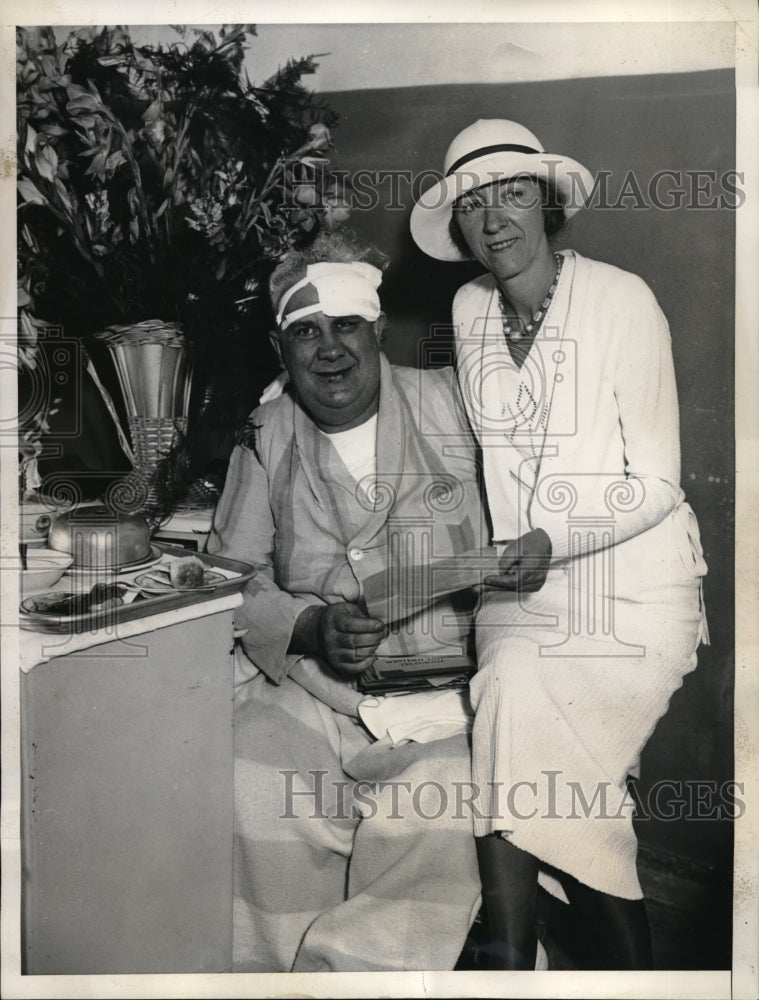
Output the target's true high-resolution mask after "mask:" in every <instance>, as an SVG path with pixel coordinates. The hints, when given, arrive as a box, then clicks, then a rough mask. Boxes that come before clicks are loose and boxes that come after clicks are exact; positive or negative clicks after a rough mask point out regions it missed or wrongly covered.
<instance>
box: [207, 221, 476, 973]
mask: <svg viewBox="0 0 759 1000" xmlns="http://www.w3.org/2000/svg"><path fill="white" fill-rule="evenodd" d="M380 261H381V255H379V254H378V253H377V251H375V250H374V249H373V248H370V247H367V246H366V245H364V244H361V243H359V242H358V241H357V240H356V238H355V237H353V236H350V235H344V234H343V235H340V234H338V233H335V232H332V233H328V234H323V235H322V236H320V237H319V238H318V239H317V240H316V241H315V242H314V244H313V245H312V246H311V247H310V248H308V250H306V251H303V252H298V253H293V254H291V255H290V256H289V257H288V258H286V259H285V260H284V261H283V262H282V263H281V264H280V265H279V266H278V268H277V269H276V270H275V272H274V273H273V275H272V277H271V281H270V294H271V299H272V306H273V309H274V313H275V315H276V322H277V329H276V331H275V332H274V333H273V334H272V343H273V345H274V349H275V351H276V352H277V354H278V356H279V358H280V360H281V362H282V364H283V368H284V372H283V376H282V378H281V379H280V380H278V386H277V387H275V388H273V389H270V390H269V391H267V393H265V394H264V399H265V401H263V402H262V403H261V405H260V406H259V407H258V409H257V410H256V411H255V412H254V413H253V414H252V417H251V420H250V422H249V426H248V429H247V433H246V434H245V436H244V437H243V438H242V440H241V442H240V444H239V445H238V446H237V447H236V448H235V450H234V452H233V455H232V458H231V461H230V466H229V472H228V476H227V482H226V486H225V489H224V493H223V496H222V498H221V500H220V503H219V506H218V509H217V512H216V517H215V523H214V528H213V531H212V533H211V537H210V539H209V544H208V549H209V551H210V552H216V553H221V554H224V555H228V556H230V557H234V558H237V559H242V560H245V561H247V562H249V563H251V564H253V565H254V566H255V567H256V569H257V574H256V576H255V577H254V578H253V579H252V580H251V581H250V583H249V585H248V586H247V588H246V591H245V593H244V603H243V605H242V606H241V608H240V609H238V613H237V616H236V626H237V628H238V633H241V635H240V638H239V639H238V646H239V655H238V657H237V660H238V675H237V681H238V683H237V693H236V710H235V801H236V817H235V885H234V965H233V969H234V971H251V972H288V971H304V972H307V971H343V972H344V971H373V970H413V969H452V968H453V967H454V965H455V963H456V961H457V959H458V957H459V955H460V953H461V950H462V948H463V946H464V944H465V942H466V938H467V934H468V931H469V929H470V926H471V923H472V920H473V918H474V916H475V914H476V912H477V909H478V906H479V892H480V886H479V880H478V876H477V862H476V857H475V850H474V840H473V836H472V822H471V813H470V811H469V810H468V809H467V808H466V807H464V806H463V805H462V797H463V799H467V798H471V784H470V753H469V741H468V734H469V731H470V728H471V709H470V706H469V703H468V696H467V694H466V691H465V690H453V689H445V688H441V689H439V690H435V689H433V688H430V689H429V690H426V691H423V692H414V693H411V694H400V695H393V696H367V695H366V694H363V693H362V692H361V691H360V690H359V687H358V684H357V678H358V677H359V675H360V674H362V673H363V672H364V671H365V670H366V669H367V667H369V666H370V665H371V664H372V662H373V661H374V658H375V656H378V655H382V656H401V655H402V656H414V655H417V654H425V655H426V654H430V655H437V654H440V655H447V654H451V652H454V653H455V652H462V651H465V650H466V648H467V644H468V643H469V640H470V636H471V612H472V608H473V597H474V595H473V593H472V592H471V591H470V592H469V593H468V594H467V593H466V592H459V593H458V594H455V595H449V596H443V597H437V598H435V597H433V596H431V597H430V599H429V602H428V603H427V604H425V605H424V606H422V607H418V606H415V607H414V612H413V613H412V614H411V615H410V617H407V618H405V619H404V620H403V621H401V622H399V623H397V624H394V623H393V622H389V621H383V620H380V619H379V618H377V617H373V616H372V615H371V614H370V613H369V611H368V609H367V604H366V588H365V585H368V581H370V580H372V581H376V580H378V579H383V580H384V579H386V580H387V586H388V588H390V590H392V588H393V587H395V586H396V585H397V586H401V587H402V586H403V582H402V581H400V582H399V581H397V579H396V577H397V568H398V566H399V565H400V566H404V565H406V563H408V564H409V565H412V564H414V565H416V566H419V565H422V566H424V564H425V560H427V559H429V558H430V557H432V556H433V555H434V556H442V557H446V556H447V557H450V556H454V555H457V554H458V553H460V552H466V551H469V550H474V549H476V548H477V547H478V546H480V545H482V544H484V543H485V540H486V538H487V531H486V527H485V521H484V515H483V508H482V505H481V501H480V493H479V487H478V479H477V474H476V466H475V457H474V446H473V442H472V438H471V433H470V431H469V428H468V425H467V423H466V418H465V417H464V415H463V411H462V409H461V408H460V406H459V403H458V399H457V396H456V389H455V376H454V374H453V371H452V370H451V369H450V368H448V369H439V370H428V371H421V370H418V369H416V368H403V367H399V366H395V365H391V364H390V363H389V362H388V360H387V359H386V357H385V356H384V355H383V354H382V353H381V351H380V348H379V342H380V340H381V336H382V330H383V327H384V325H385V316H384V314H383V312H382V311H381V307H380V300H379V295H378V291H377V289H378V288H379V285H380V282H381V280H382V270H381V266H377V264H378V263H380ZM441 497H443V498H444V499H443V500H441ZM436 498H437V502H436ZM399 552H400V557H399ZM391 596H392V595H391ZM417 604H418V602H417Z"/></svg>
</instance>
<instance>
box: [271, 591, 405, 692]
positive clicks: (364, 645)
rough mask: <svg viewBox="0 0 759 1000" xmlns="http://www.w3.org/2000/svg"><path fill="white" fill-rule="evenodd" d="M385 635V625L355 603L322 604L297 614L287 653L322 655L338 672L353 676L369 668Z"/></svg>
mask: <svg viewBox="0 0 759 1000" xmlns="http://www.w3.org/2000/svg"><path fill="white" fill-rule="evenodd" d="M386 635H387V627H386V626H385V624H384V622H381V621H379V620H378V619H377V618H369V617H368V616H367V615H366V613H365V612H364V611H362V610H361V608H360V607H359V606H358V605H357V604H347V603H345V604H325V605H322V606H319V607H310V608H306V610H305V611H304V612H303V613H302V614H301V615H300V617H299V618H298V620H297V622H296V623H295V628H294V630H293V637H292V639H291V641H290V652H292V653H310V654H311V655H313V656H323V657H324V659H325V660H326V661H327V662H328V663H329V664H330V666H332V667H333V668H334V669H335V670H337V671H338V672H339V673H342V674H347V675H348V676H349V677H352V676H354V675H356V674H360V673H363V671H364V670H366V668H367V667H370V666H371V665H372V663H373V662H374V654H375V652H376V651H377V647H378V646H379V644H380V643H381V642H382V640H383V639H384V638H385V636H386Z"/></svg>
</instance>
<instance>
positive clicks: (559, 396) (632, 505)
mask: <svg viewBox="0 0 759 1000" xmlns="http://www.w3.org/2000/svg"><path fill="white" fill-rule="evenodd" d="M453 319H454V323H455V325H456V328H457V352H458V371H459V380H460V383H461V388H462V392H463V395H464V400H465V405H466V408H467V412H468V415H469V418H470V421H471V423H472V426H473V429H474V430H475V433H476V434H477V436H478V438H479V441H480V444H481V445H482V449H483V464H484V473H485V485H486V489H487V496H488V505H489V508H490V513H491V518H492V523H493V537H494V540H495V541H498V540H503V541H505V540H508V539H512V538H516V537H518V536H519V535H521V534H523V533H524V532H526V531H528V530H530V529H534V528H538V527H541V528H543V529H544V530H545V531H546V532H547V533H548V534H549V536H550V538H551V542H552V553H553V559H552V565H551V569H550V570H549V572H548V576H547V579H546V582H545V584H544V585H543V587H542V588H541V590H540V591H538V592H537V593H534V594H525V595H520V596H518V595H515V594H512V593H509V592H505V591H489V592H487V593H486V594H485V595H484V596H483V599H482V601H481V605H480V608H479V610H478V615H477V656H478V668H479V669H478V673H477V675H476V676H475V678H474V679H473V681H472V684H471V696H472V704H473V706H474V708H475V710H476V717H475V723H474V732H473V780H474V782H475V785H476V787H477V790H478V799H477V805H478V811H477V813H475V833H476V835H478V836H483V835H485V834H488V833H492V832H495V831H501V832H503V833H504V834H505V835H507V836H508V837H509V839H510V840H511V841H512V842H513V843H514V844H515V845H516V846H517V847H520V848H522V849H523V850H525V851H528V852H529V853H531V854H533V855H535V856H536V857H537V858H538V859H540V860H542V861H544V862H545V863H546V864H547V865H549V866H552V867H554V868H557V869H559V870H561V871H565V872H568V873H569V874H570V875H573V876H574V877H575V878H577V879H579V880H580V881H581V882H583V883H585V884H586V885H589V886H591V887H593V888H596V889H599V890H601V891H603V892H606V893H610V894H612V895H616V896H622V897H625V898H630V899H635V898H640V897H641V895H642V893H641V889H640V883H639V881H638V877H637V872H636V864H635V859H636V847H637V844H636V839H635V835H634V832H633V827H632V815H633V808H632V805H633V804H632V800H631V799H630V798H629V797H628V796H627V793H626V784H625V782H626V778H627V776H628V774H630V773H631V772H634V771H635V769H636V766H637V762H638V758H639V755H640V752H641V750H642V748H643V746H644V745H645V743H646V741H647V740H648V738H649V736H650V735H651V733H652V731H653V729H654V726H655V725H656V723H657V721H658V720H659V719H660V718H661V716H662V715H663V714H664V713H665V712H666V710H667V707H668V704H669V699H670V698H671V696H672V694H673V693H674V691H676V690H677V688H678V687H680V685H681V684H682V679H683V677H684V675H685V674H687V673H688V672H689V671H691V670H692V669H693V668H694V667H695V666H696V650H697V648H698V646H699V644H700V643H701V642H707V641H708V637H707V632H706V621H705V616H704V610H703V601H702V595H701V577H702V576H703V575H704V574H705V572H706V566H705V564H704V561H703V558H702V552H701V545H700V540H699V535H698V525H697V522H696V519H695V515H694V514H693V511H692V510H691V508H690V507H689V505H688V504H687V503H686V502H685V500H684V495H683V492H682V490H681V488H680V454H679V422H678V407H677V394H676V388H675V380H674V371H673V364H672V357H671V348H670V340H669V330H668V327H667V323H666V320H665V318H664V316H663V314H662V313H661V310H660V309H659V307H658V305H657V303H656V300H655V298H654V296H653V294H652V293H651V291H650V290H649V289H648V287H647V286H646V285H645V284H644V282H642V281H641V280H640V279H639V278H638V277H636V276H635V275H632V274H629V273H627V272H624V271H621V270H619V269H618V268H615V267H612V266H610V265H607V264H602V263H599V262H597V261H591V260H588V259H586V258H583V257H581V256H580V255H578V254H575V253H573V252H571V251H568V252H565V253H564V261H563V267H562V273H561V277H560V280H559V284H558V287H557V290H556V293H555V295H554V298H553V301H552V302H551V305H550V307H549V311H548V313H547V315H546V317H545V319H544V322H543V325H542V327H541V328H540V331H539V333H538V335H537V337H536V339H535V342H534V344H533V346H532V348H531V350H530V353H529V355H528V357H527V359H526V361H525V364H524V365H523V367H522V369H521V370H518V369H517V368H516V366H515V365H514V363H513V361H512V359H511V356H510V354H509V351H508V347H507V345H506V343H505V340H504V336H503V330H502V324H501V314H500V309H499V305H498V294H497V291H496V289H495V285H494V282H493V279H492V277H491V276H489V275H487V276H485V277H483V278H479V279H477V280H476V281H473V282H470V283H469V284H468V285H466V286H464V288H462V289H461V290H460V291H459V293H458V294H457V296H456V300H455V302H454V313H453ZM543 881H544V884H546V885H547V886H548V887H549V888H554V889H555V886H556V883H555V882H553V881H552V880H551V879H550V877H549V878H548V879H547V880H543ZM557 891H558V890H557ZM559 894H560V893H559Z"/></svg>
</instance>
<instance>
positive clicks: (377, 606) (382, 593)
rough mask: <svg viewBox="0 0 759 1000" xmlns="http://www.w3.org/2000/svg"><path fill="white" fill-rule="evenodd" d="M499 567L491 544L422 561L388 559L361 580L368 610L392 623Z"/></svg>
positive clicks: (496, 555) (386, 622) (492, 572)
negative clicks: (383, 566)
mask: <svg viewBox="0 0 759 1000" xmlns="http://www.w3.org/2000/svg"><path fill="white" fill-rule="evenodd" d="M498 571H499V570H498V553H497V551H496V549H495V547H494V546H492V545H489V546H485V547H484V548H478V549H469V550H467V551H466V552H461V553H459V554H458V555H455V556H441V557H438V558H433V559H430V560H429V561H428V562H427V563H425V564H424V565H419V564H413V565H411V566H402V565H400V564H399V563H398V562H396V563H392V562H391V564H390V565H389V566H388V567H387V569H385V570H382V571H381V572H379V573H374V574H373V575H372V576H370V577H367V578H366V580H364V600H365V601H366V608H367V612H368V613H369V615H371V617H372V618H379V620H380V621H383V622H385V624H386V625H392V624H394V623H395V622H399V621H403V620H404V619H405V618H410V617H411V615H415V614H417V613H418V612H419V611H421V610H423V609H424V608H426V607H429V605H430V604H432V603H434V602H435V601H437V600H439V598H441V597H446V596H447V595H448V594H454V593H456V591H459V590H466V589H468V588H469V587H476V586H478V585H480V584H482V582H483V581H484V579H485V577H486V576H491V575H494V574H497V573H498Z"/></svg>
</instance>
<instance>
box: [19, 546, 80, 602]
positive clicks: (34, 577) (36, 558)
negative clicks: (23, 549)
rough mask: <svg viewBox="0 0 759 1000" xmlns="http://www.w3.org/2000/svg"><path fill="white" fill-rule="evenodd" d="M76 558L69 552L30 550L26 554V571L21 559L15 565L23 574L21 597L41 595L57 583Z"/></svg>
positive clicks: (43, 549)
mask: <svg viewBox="0 0 759 1000" xmlns="http://www.w3.org/2000/svg"><path fill="white" fill-rule="evenodd" d="M73 561H74V557H73V556H72V555H71V554H70V553H68V552H57V551H55V550H54V549H48V548H30V549H28V550H27V553H26V566H27V568H26V569H23V568H22V563H21V557H20V556H19V557H18V558H17V559H16V560H15V565H16V566H17V568H18V571H19V573H20V574H21V596H22V598H23V597H28V596H29V595H30V594H41V593H42V592H43V591H45V590H49V588H50V587H52V586H53V584H54V583H57V582H58V581H59V580H60V578H61V577H62V576H63V574H64V573H65V572H66V570H67V569H68V568H69V567H70V566H71V564H72V563H73Z"/></svg>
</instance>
